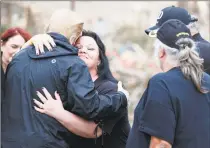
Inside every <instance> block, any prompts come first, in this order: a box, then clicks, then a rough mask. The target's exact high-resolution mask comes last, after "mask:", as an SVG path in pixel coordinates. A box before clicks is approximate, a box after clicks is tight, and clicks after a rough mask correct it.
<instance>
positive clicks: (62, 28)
mask: <svg viewBox="0 0 210 148" xmlns="http://www.w3.org/2000/svg"><path fill="white" fill-rule="evenodd" d="M83 24H84V22H83V20H82V19H81V17H80V16H79V15H78V14H77V13H76V12H73V11H71V10H69V9H59V10H57V11H55V12H54V13H53V14H52V16H51V18H50V20H49V23H48V25H47V26H46V29H45V32H57V33H60V34H62V35H64V36H65V37H66V38H68V39H70V41H71V42H75V41H76V40H77V39H78V37H79V36H80V35H81V32H82V30H83Z"/></svg>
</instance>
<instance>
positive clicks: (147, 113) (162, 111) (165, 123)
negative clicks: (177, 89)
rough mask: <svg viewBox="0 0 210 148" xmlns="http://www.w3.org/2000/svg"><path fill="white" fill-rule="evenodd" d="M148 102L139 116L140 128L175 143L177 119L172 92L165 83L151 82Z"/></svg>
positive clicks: (151, 134)
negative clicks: (171, 98) (172, 102)
mask: <svg viewBox="0 0 210 148" xmlns="http://www.w3.org/2000/svg"><path fill="white" fill-rule="evenodd" d="M148 87H149V88H148V92H147V98H146V99H147V102H146V104H145V107H144V109H143V112H142V113H141V116H140V117H139V123H140V125H139V128H138V129H139V130H140V131H141V132H144V133H146V134H148V135H150V136H155V137H157V138H160V139H162V140H165V141H167V142H169V143H171V144H173V140H174V134H175V126H176V119H175V113H174V112H173V110H172V104H171V101H170V97H171V96H170V94H169V92H168V90H167V88H166V86H165V84H164V83H162V82H160V81H159V82H158V81H153V82H150V84H149V86H148Z"/></svg>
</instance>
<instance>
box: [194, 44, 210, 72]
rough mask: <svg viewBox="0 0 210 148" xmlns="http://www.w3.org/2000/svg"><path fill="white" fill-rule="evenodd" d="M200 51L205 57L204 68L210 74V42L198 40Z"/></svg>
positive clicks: (202, 56) (201, 55)
mask: <svg viewBox="0 0 210 148" xmlns="http://www.w3.org/2000/svg"><path fill="white" fill-rule="evenodd" d="M197 47H198V53H199V55H200V57H201V58H203V59H204V63H203V68H204V71H205V72H206V73H208V74H209V75H210V43H205V42H197Z"/></svg>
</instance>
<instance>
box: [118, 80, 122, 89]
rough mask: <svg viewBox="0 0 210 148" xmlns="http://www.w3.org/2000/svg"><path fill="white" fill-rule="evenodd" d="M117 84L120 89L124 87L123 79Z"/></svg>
mask: <svg viewBox="0 0 210 148" xmlns="http://www.w3.org/2000/svg"><path fill="white" fill-rule="evenodd" d="M117 85H118V90H119V89H122V82H121V81H119V82H118V84H117Z"/></svg>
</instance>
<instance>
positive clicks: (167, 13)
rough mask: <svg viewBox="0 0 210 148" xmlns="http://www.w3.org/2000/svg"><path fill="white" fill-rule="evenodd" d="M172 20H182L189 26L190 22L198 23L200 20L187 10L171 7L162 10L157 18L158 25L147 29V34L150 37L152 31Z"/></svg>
mask: <svg viewBox="0 0 210 148" xmlns="http://www.w3.org/2000/svg"><path fill="white" fill-rule="evenodd" d="M170 19H177V20H180V21H182V22H183V23H184V24H185V25H188V24H189V23H190V22H195V21H198V19H197V18H196V17H194V16H191V15H190V14H189V13H188V11H187V10H186V9H184V8H181V7H175V6H170V7H166V8H164V9H162V10H161V12H160V14H159V16H158V18H157V23H156V25H155V26H153V27H150V28H148V29H146V30H145V33H146V34H147V35H150V33H152V31H156V30H157V29H158V28H159V27H160V26H161V25H162V24H163V23H164V22H166V21H168V20H170Z"/></svg>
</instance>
